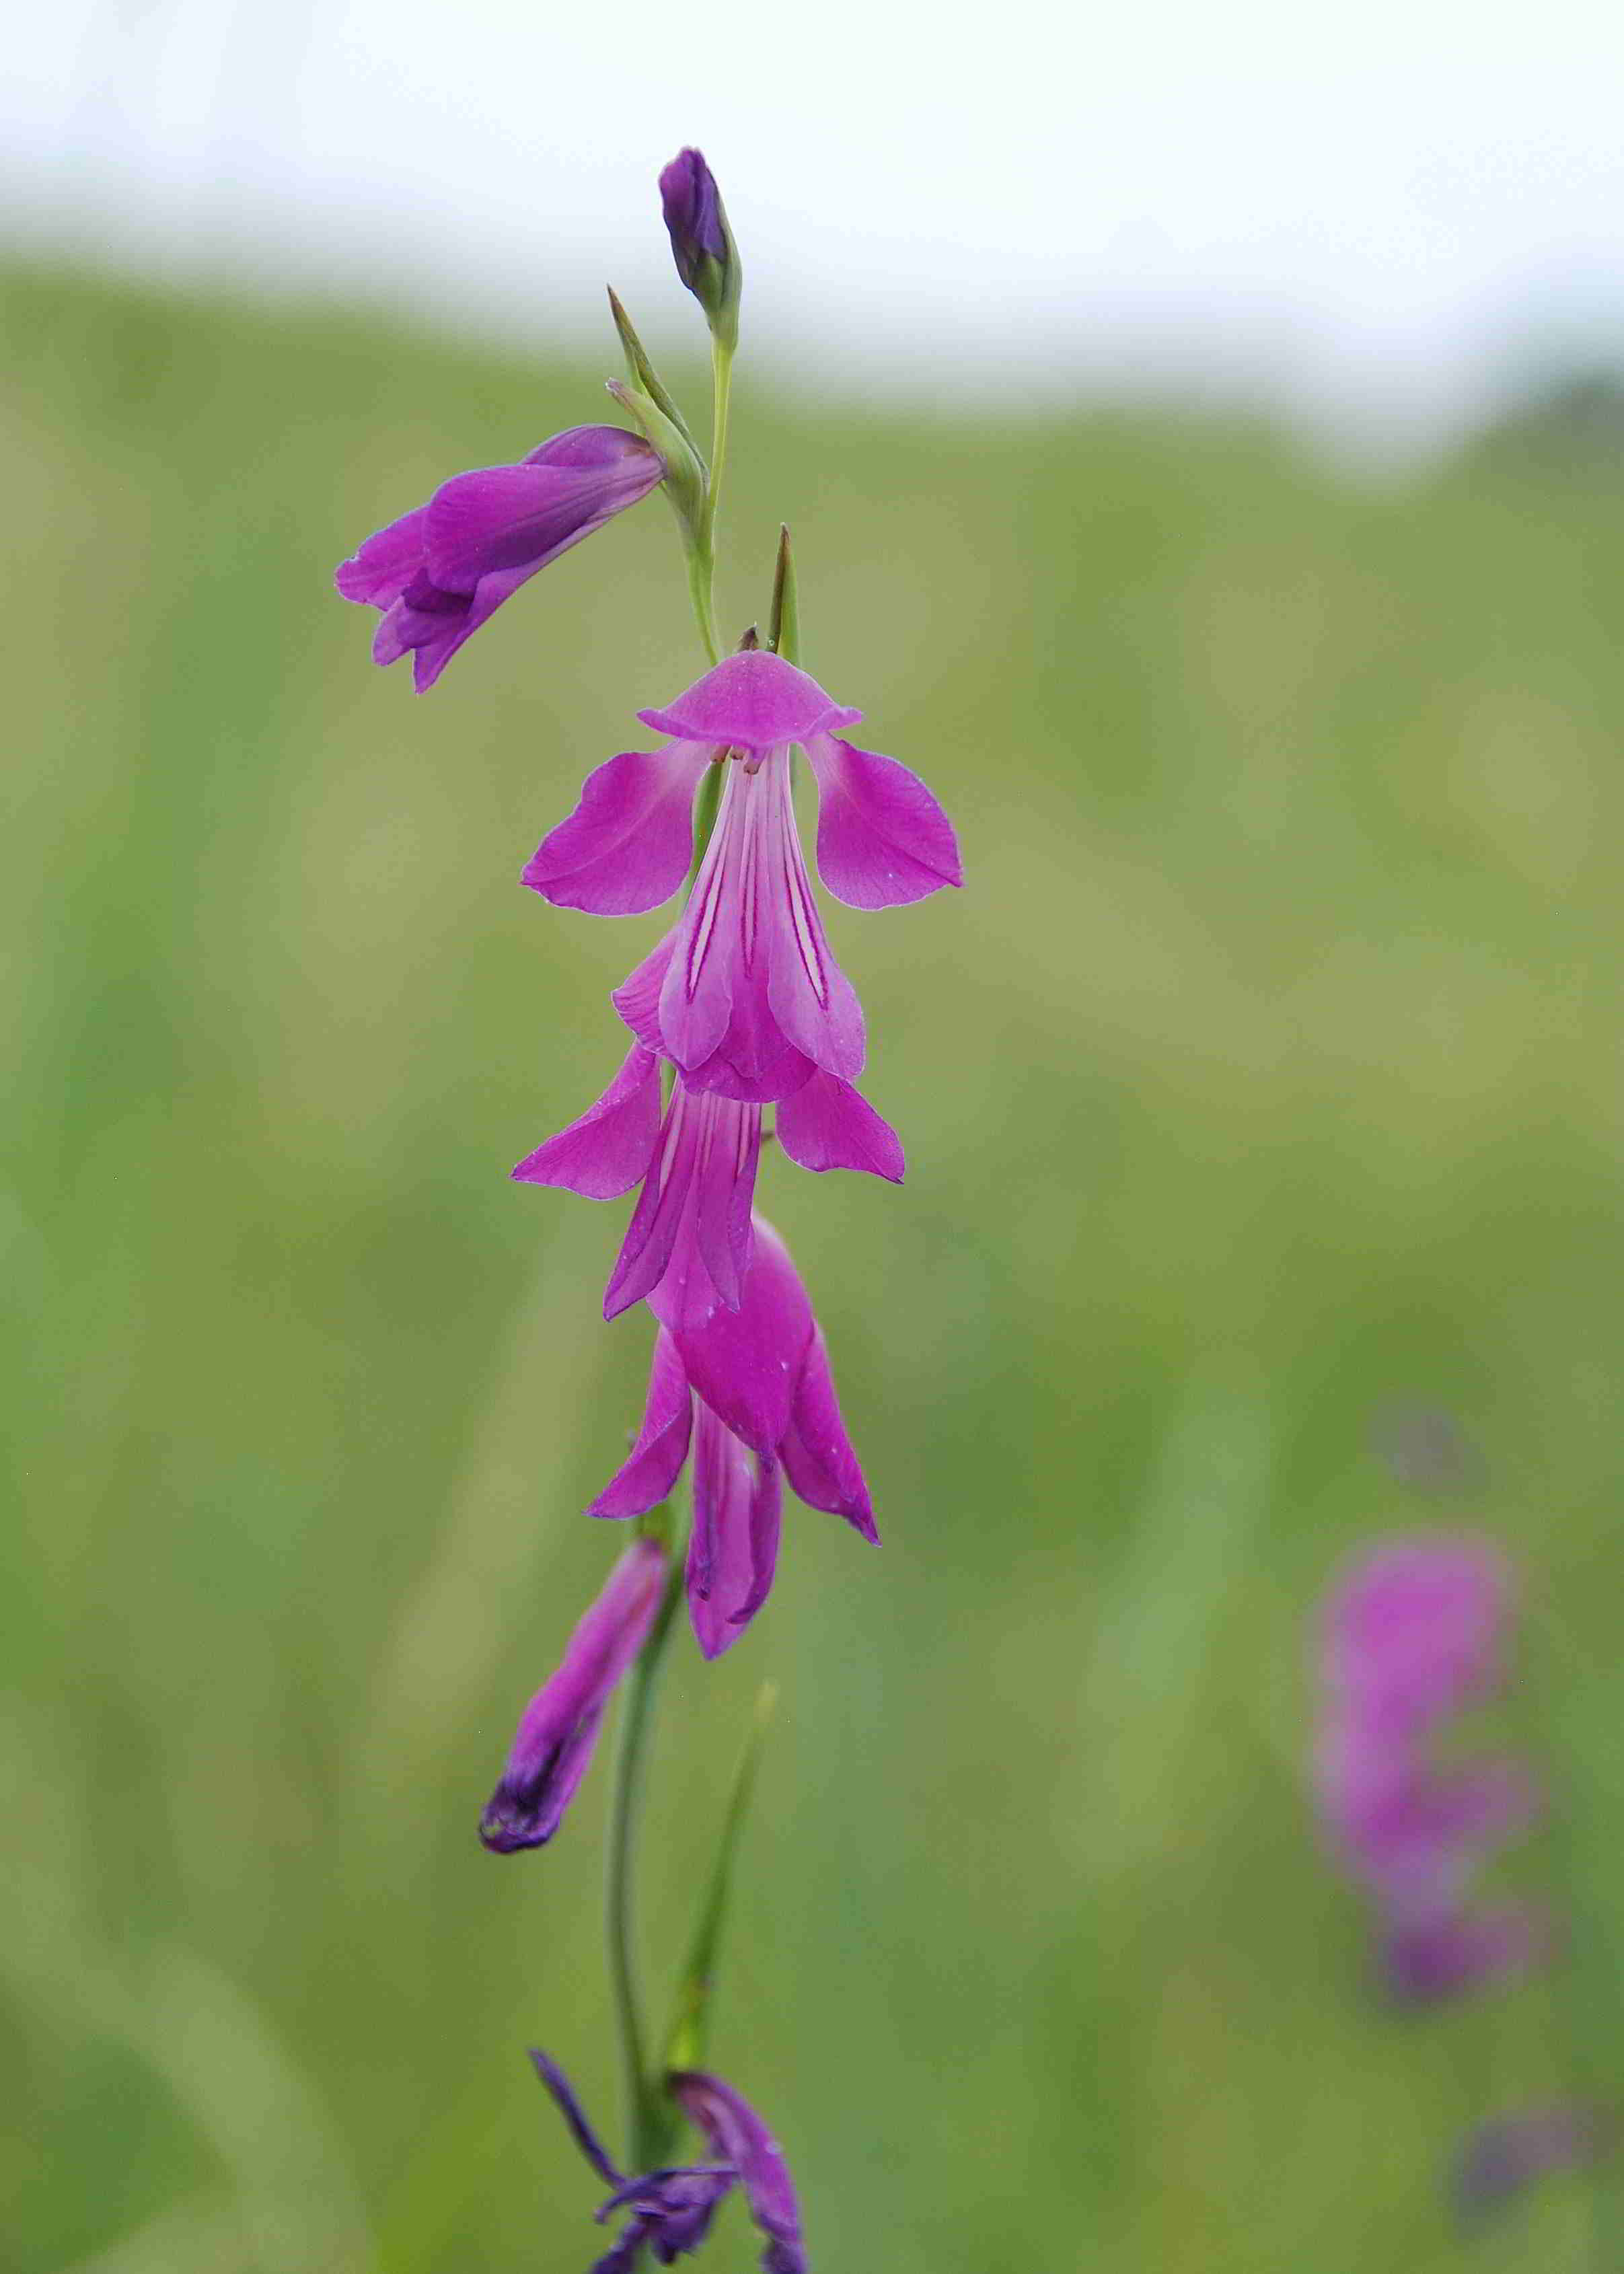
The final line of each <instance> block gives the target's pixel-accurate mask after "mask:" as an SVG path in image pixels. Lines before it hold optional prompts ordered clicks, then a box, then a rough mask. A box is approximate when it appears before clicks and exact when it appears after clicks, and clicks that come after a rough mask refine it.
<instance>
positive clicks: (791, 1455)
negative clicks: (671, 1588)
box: [590, 1216, 879, 1658]
mask: <svg viewBox="0 0 1624 2274" xmlns="http://www.w3.org/2000/svg"><path fill="white" fill-rule="evenodd" d="M754 1233H755V1238H754V1243H753V1246H752V1252H751V1256H750V1263H749V1268H748V1270H747V1271H746V1272H745V1274H744V1278H743V1286H742V1290H741V1301H740V1304H739V1307H738V1309H737V1310H736V1311H733V1310H728V1309H726V1307H722V1308H718V1309H717V1310H716V1311H714V1312H712V1314H711V1316H710V1317H709V1318H708V1319H707V1320H706V1321H704V1323H703V1325H700V1326H696V1327H677V1328H670V1327H664V1326H662V1328H661V1329H660V1331H659V1336H658V1340H657V1341H656V1343H655V1345H654V1363H653V1366H652V1367H651V1369H650V1375H649V1395H648V1401H647V1404H646V1405H645V1407H644V1410H643V1427H642V1429H641V1430H640V1431H639V1433H638V1436H637V1442H636V1443H635V1445H634V1446H633V1447H632V1449H631V1454H630V1457H629V1458H628V1460H627V1461H626V1463H625V1465H623V1466H622V1467H621V1468H620V1471H619V1472H617V1474H616V1475H615V1476H614V1477H613V1479H612V1480H611V1481H610V1482H609V1483H608V1484H607V1485H605V1487H604V1489H603V1491H602V1492H601V1493H599V1495H598V1498H597V1499H596V1500H595V1501H594V1502H592V1506H591V1510H590V1512H591V1514H592V1515H594V1516H606V1517H628V1516H641V1515H643V1512H644V1511H645V1510H648V1509H650V1508H652V1507H654V1506H655V1504H656V1503H657V1502H659V1501H662V1500H664V1499H665V1498H666V1496H667V1495H669V1494H670V1493H671V1492H672V1490H673V1487H675V1485H676V1481H677V1479H678V1478H679V1476H680V1474H681V1472H682V1468H683V1465H684V1463H685V1462H686V1461H687V1459H688V1449H689V1445H690V1442H692V1445H693V1452H694V1532H693V1538H692V1540H691V1542H690V1545H689V1548H688V1608H689V1612H690V1614H691V1615H692V1618H693V1623H694V1631H695V1635H696V1636H697V1637H698V1638H699V1646H700V1648H701V1649H702V1650H703V1652H704V1654H705V1656H706V1657H707V1658H717V1657H719V1656H720V1654H721V1653H722V1652H723V1651H725V1650H726V1649H727V1647H728V1646H729V1645H730V1644H732V1643H733V1642H736V1641H737V1640H738V1638H739V1636H740V1635H741V1633H742V1632H743V1630H744V1629H745V1627H746V1626H747V1625H748V1623H749V1621H750V1620H751V1619H752V1618H753V1617H754V1616H755V1615H756V1612H757V1611H758V1610H759V1609H760V1608H761V1607H762V1605H763V1603H764V1602H765V1600H767V1593H768V1590H769V1589H770V1588H771V1585H772V1578H773V1572H774V1570H775V1568H776V1565H777V1562H778V1512H779V1504H780V1497H781V1490H782V1487H781V1483H780V1478H779V1471H780V1469H782V1471H783V1472H784V1474H785V1475H786V1476H787V1477H788V1479H789V1481H790V1484H791V1486H792V1487H793V1489H794V1491H795V1492H796V1493H797V1494H798V1495H799V1496H800V1498H801V1500H803V1501H805V1502H806V1503H807V1505H808V1507H809V1508H819V1509H826V1510H829V1511H830V1513H831V1515H835V1516H843V1517H845V1518H846V1522H847V1523H848V1524H849V1525H852V1526H853V1530H855V1531H857V1532H861V1534H862V1536H863V1538H864V1539H865V1540H871V1541H876V1540H878V1538H879V1534H878V1532H877V1531H876V1528H875V1522H874V1511H873V1508H872V1506H871V1505H870V1502H869V1499H868V1486H867V1485H866V1484H865V1482H864V1480H863V1473H862V1470H861V1467H860V1466H859V1464H858V1460H857V1456H856V1454H855V1453H854V1452H853V1450H852V1445H851V1440H850V1439H849V1438H848V1437H847V1435H846V1425H845V1423H844V1421H843V1420H842V1419H841V1418H840V1405H839V1400H838V1398H837V1397H836V1395H835V1385H834V1377H833V1375H832V1374H831V1372H830V1368H829V1353H828V1351H827V1350H826V1349H825V1347H824V1344H823V1334H822V1332H821V1331H820V1329H819V1327H818V1323H817V1321H816V1318H815V1317H814V1315H813V1312H812V1305H811V1302H810V1300H809V1299H808V1295H807V1291H806V1289H805V1288H804V1287H803V1286H802V1285H801V1278H800V1275H799V1274H798V1273H797V1271H796V1269H795V1267H794V1264H793V1262H792V1261H790V1255H789V1251H788V1249H787V1248H786V1246H785V1245H784V1242H783V1241H782V1240H781V1239H779V1238H778V1233H777V1232H776V1231H773V1229H772V1227H771V1224H765V1223H763V1220H762V1219H761V1217H760V1216H757V1217H756V1220H755V1224H754ZM695 1404H697V1427H695Z"/></svg>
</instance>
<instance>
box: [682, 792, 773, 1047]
mask: <svg viewBox="0 0 1624 2274" xmlns="http://www.w3.org/2000/svg"><path fill="white" fill-rule="evenodd" d="M753 787H754V784H753V781H752V779H751V778H750V777H749V776H748V775H747V774H746V773H745V772H743V770H742V769H741V767H739V766H736V765H729V767H728V769H727V773H726V779H725V780H724V781H723V784H722V798H721V803H720V804H719V806H718V809H717V817H716V827H715V830H714V831H713V832H712V834H711V842H710V844H709V846H708V847H706V849H705V857H704V859H703V861H702V862H701V863H700V866H699V874H698V876H697V877H695V879H694V889H693V891H692V892H690V893H689V895H688V906H687V907H685V908H684V909H683V911H682V916H681V921H680V922H679V923H678V925H677V930H676V936H675V938H674V940H673V948H672V955H671V960H670V963H669V965H668V966H667V968H666V972H665V982H664V983H663V985H662V987H661V990H660V998H659V1024H660V1033H661V1035H662V1036H663V1038H664V1041H665V1049H666V1050H668V1051H669V1053H670V1055H671V1056H672V1058H674V1059H675V1060H676V1062H677V1064H678V1065H680V1067H681V1068H682V1069H683V1071H684V1072H685V1073H686V1072H687V1071H688V1069H689V1068H691V1067H694V1066H697V1065H703V1062H704V1060H705V1059H706V1058H709V1057H710V1056H711V1052H712V1051H713V1050H715V1049H716V1046H717V1044H718V1043H719V1042H720V1041H721V1039H722V1037H723V1035H725V1034H726V1032H727V1024H728V1020H729V1017H730V1016H731V1014H732V1011H733V992H734V986H735V982H736V980H737V979H740V978H741V977H742V976H743V975H742V973H741V968H740V967H741V961H742V960H744V955H745V951H744V948H743V946H742V945H741V883H742V880H743V877H744V871H745V868H746V863H747V859H748V852H749V845H750V840H751V836H752V821H753V811H752V808H751V802H750V800H751V793H752V790H753Z"/></svg>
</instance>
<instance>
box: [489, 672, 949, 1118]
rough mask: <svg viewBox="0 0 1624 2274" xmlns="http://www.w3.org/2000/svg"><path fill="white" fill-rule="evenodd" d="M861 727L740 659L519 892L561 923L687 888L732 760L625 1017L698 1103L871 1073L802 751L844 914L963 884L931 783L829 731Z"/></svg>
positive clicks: (639, 905) (549, 852)
mask: <svg viewBox="0 0 1624 2274" xmlns="http://www.w3.org/2000/svg"><path fill="white" fill-rule="evenodd" d="M861 715H862V714H861V712H858V711H849V710H844V709H842V708H841V707H840V706H839V705H838V704H835V703H833V702H831V699H830V697H828V696H827V695H826V694H825V693H824V691H823V689H822V688H821V687H820V686H819V685H818V684H817V682H816V680H813V679H809V678H808V676H807V674H806V673H805V672H803V671H797V670H796V669H795V668H794V666H793V665H791V664H787V663H786V662H785V661H784V660H783V659H782V658H781V657H779V656H776V655H771V654H769V653H767V652H766V651H764V650H761V651H751V652H747V653H744V654H741V655H733V656H729V657H728V658H727V659H726V661H725V662H722V663H719V664H718V665H717V666H716V668H715V669H714V670H713V671H709V672H707V673H706V674H705V675H704V677H703V679H701V680H699V681H697V682H696V683H695V685H694V686H692V687H690V688H689V689H688V692H687V693H686V694H685V695H682V696H680V697H678V699H677V701H676V702H675V703H674V704H673V705H672V706H671V707H670V709H669V710H665V711H643V712H639V713H638V716H639V717H640V718H641V719H643V723H644V724H645V725H646V726H650V727H656V728H657V729H658V730H659V731H660V732H661V733H663V734H669V735H671V736H672V737H673V740H672V741H671V742H667V743H665V745H664V746H663V747H662V748H661V749H658V750H653V751H643V750H626V751H622V752H621V753H620V756H619V757H613V758H610V759H609V760H608V761H607V762H606V763H605V764H603V765H601V766H599V767H598V770H597V772H594V773H592V774H590V775H589V776H588V778H587V780H586V784H585V786H584V787H583V792H582V796H581V802H580V803H579V805H577V807H576V808H575V811H574V812H573V813H572V814H571V815H570V816H569V817H568V819H567V820H565V821H562V822H560V824H559V825H558V827H557V828H556V829H554V830H553V831H552V832H550V833H549V835H548V836H547V837H546V838H545V840H543V842H542V844H541V846H540V847H539V849H538V852H537V854H536V855H535V857H534V859H533V860H532V861H531V862H530V864H529V866H528V867H527V868H526V870H525V871H524V882H525V883H526V884H527V885H530V886H532V887H533V889H534V890H535V891H537V892H540V893H541V894H542V895H543V896H544V898H545V899H547V900H552V901H553V902H555V903H556V904H557V905H558V906H559V907H571V908H583V909H586V910H587V911H588V912H589V913H590V914H592V915H642V914H644V913H646V912H647V911H648V910H649V909H650V908H655V907H658V906H659V905H660V903H661V902H662V901H663V900H669V899H670V898H671V896H672V894H673V892H676V891H677V890H678V888H679V887H680V885H681V884H682V883H683V881H684V879H685V878H686V877H687V875H688V861H689V856H690V854H691V851H692V843H693V834H692V832H693V822H692V813H693V802H694V793H695V789H696V788H697V787H698V784H699V781H700V779H701V777H702V775H703V772H704V771H705V768H706V766H707V765H709V764H712V763H722V762H726V761H728V760H731V761H733V763H732V764H728V765H727V775H726V781H725V782H724V784H723V787H722V795H721V802H720V806H719V808H718V815H717V825H716V830H715V833H714V834H713V836H712V837H711V844H710V847H709V848H708V850H707V852H706V855H705V857H704V861H703V863H702V865H701V868H700V871H699V875H698V877H697V878H696V879H695V886H694V891H693V892H692V894H691V895H690V897H689V900H688V905H687V907H686V908H685V909H684V910H683V913H682V915H681V917H680V920H679V922H678V924H677V926H676V929H675V930H674V931H673V932H672V933H671V934H670V935H669V936H668V937H666V938H665V940H663V941H662V942H661V943H660V945H658V947H657V948H656V949H655V951H654V953H652V954H651V955H650V956H649V957H647V958H646V959H645V960H644V961H643V963H642V964H640V965H639V967H638V968H637V969H636V970H635V972H633V974H632V975H631V977H630V978H629V979H628V981H627V982H626V983H625V985H624V986H623V987H621V988H620V989H619V990H617V992H616V995H615V998H614V999H615V1004H616V1006H617V1008H618V1009H619V1010H620V1015H621V1017H622V1018H623V1019H624V1020H626V1022H627V1024H628V1026H629V1027H630V1028H631V1029H632V1031H633V1033H634V1034H635V1035H637V1037H638V1039H639V1040H640V1041H641V1042H642V1043H643V1044H644V1045H645V1047H647V1048H648V1049H649V1050H653V1051H656V1052H657V1053H658V1054H659V1055H660V1056H662V1057H665V1058H670V1059H671V1060H672V1061H673V1063H674V1064H675V1065H678V1066H679V1067H680V1069H681V1071H682V1073H683V1076H684V1079H685V1080H686V1081H687V1083H688V1087H689V1088H692V1089H709V1090H716V1091H718V1092H719V1093H720V1094H721V1095H722V1096H726V1097H734V1098H738V1099H740V1100H741V1101H743V1102H745V1103H752V1104H761V1103H766V1102H768V1101H770V1100H773V1099H778V1098H786V1097H789V1096H793V1094H794V1093H795V1092H796V1091H798V1090H800V1089H801V1088H803V1087H804V1086H805V1084H806V1083H807V1082H808V1080H809V1079H810V1077H811V1075H812V1074H813V1073H814V1072H815V1071H816V1070H819V1069H821V1070H822V1071H823V1073H827V1074H831V1075H832V1076H833V1077H834V1078H835V1079H836V1080H837V1081H843V1082H850V1081H853V1079H854V1078H855V1076H856V1075H857V1074H858V1073H861V1070H862V1064H863V1053H864V1035H863V1018H862V1012H861V1008H860V1007H859V1005H858V1001H857V998H856V996H855V995H854V994H853V991H852V987H851V984H850V982H849V981H848V980H847V979H846V975H845V974H844V973H843V972H842V971H841V969H840V968H839V966H838V964H837V963H836V962H835V960H834V958H833V956H832V955H831V953H830V952H829V944H828V941H827V940H826V939H825V937H824V936H823V922H822V920H821V918H820V917H819V915H818V912H817V905H816V900H814V898H813V894H812V887H811V883H810V880H809V878H808V875H807V869H806V862H805V861H804V859H803V857H802V855H801V840H800V836H799V833H798V832H797V830H796V827H795V814H794V807H793V802H792V799H791V794H790V793H791V780H790V751H791V749H792V746H793V745H794V744H797V743H799V744H800V746H801V748H802V749H804V750H805V752H806V754H807V757H808V760H809V761H810V764H811V766H812V770H813V772H814V773H815V774H816V777H817V781H818V790H819V800H820V811H819V820H818V832H817V860H818V868H819V870H820V871H821V873H822V876H823V882H824V884H825V885H827V886H828V888H829V890H830V891H831V892H832V893H833V894H834V895H835V897H836V898H837V900H844V901H846V904H847V905H848V907H857V908H881V907H896V906H899V905H902V904H904V903H906V902H908V901H912V900H923V899H924V898H925V896H926V895H927V894H928V893H930V892H936V891H938V890H939V889H940V888H941V886H942V885H958V884H959V883H961V882H962V881H963V880H962V875H961V871H960V869H959V850H958V847H957V845H956V843H955V841H954V838H953V832H952V826H951V824H950V822H949V821H948V819H947V817H946V815H945V814H944V812H943V810H942V809H941V807H940V806H939V805H938V804H937V803H936V799H935V798H934V797H933V796H932V795H931V794H930V792H929V790H928V789H927V788H926V787H925V785H924V783H923V782H921V780H920V779H919V778H918V776H917V775H915V774H912V773H910V772H908V770H907V768H906V766H902V765H898V763H897V761H896V759H895V758H888V757H882V756H880V755H879V754H878V753H877V752H875V751H872V750H860V749H857V748H856V747H855V745H854V744H853V743H850V742H846V740H845V739H844V738H843V737H842V736H841V735H839V734H837V733H836V732H835V729H836V728H837V727H849V726H852V725H853V724H854V723H855V722H856V721H857V720H858V719H860V718H861Z"/></svg>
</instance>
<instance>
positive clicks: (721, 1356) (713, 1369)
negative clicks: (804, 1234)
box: [674, 1216, 813, 1458]
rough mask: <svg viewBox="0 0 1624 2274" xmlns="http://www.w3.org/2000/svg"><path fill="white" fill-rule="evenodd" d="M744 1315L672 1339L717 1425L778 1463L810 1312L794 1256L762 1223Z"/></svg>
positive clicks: (727, 1315) (719, 1316)
mask: <svg viewBox="0 0 1624 2274" xmlns="http://www.w3.org/2000/svg"><path fill="white" fill-rule="evenodd" d="M754 1232H755V1244H754V1247H753V1250H752V1254H751V1258H750V1268H749V1269H748V1272H746V1274H745V1277H744V1285H743V1289H742V1292H741V1300H740V1305H739V1308H738V1309H737V1310H736V1311H730V1310H727V1309H725V1308H724V1309H721V1310H718V1311H717V1312H715V1313H714V1314H712V1316H711V1318H710V1319H709V1320H707V1321H706V1322H705V1324H704V1325H703V1327H699V1328H696V1329H692V1330H690V1331H687V1332H681V1333H679V1334H677V1335H676V1336H675V1337H674V1340H675V1342H676V1344H677V1347H678V1349H679V1351H680V1353H681V1359H682V1364H683V1366H684V1367H686V1369H687V1373H688V1381H689V1382H690V1383H691V1384H692V1385H693V1387H694V1389H695V1390H696V1391H697V1393H698V1395H699V1396H700V1397H703V1400H704V1402H705V1404H707V1405H708V1406H709V1407H710V1408H711V1412H712V1413H714V1414H715V1415H716V1416H717V1418H718V1420H721V1421H724V1422H726V1425H727V1427H729V1428H730V1429H731V1430H732V1431H733V1434H734V1436H736V1437H741V1438H742V1439H743V1441H744V1442H745V1443H746V1444H747V1445H748V1446H749V1447H750V1448H751V1449H753V1450H754V1451H756V1452H758V1453H760V1454H762V1455H763V1456H764V1457H770V1458H771V1457H776V1456H777V1453H778V1446H779V1444H780V1443H781V1442H782V1441H783V1439H784V1436H785V1434H786V1432H787V1430H788V1428H789V1426H790V1417H791V1413H792V1411H793V1404H794V1397H795V1391H796V1387H797V1385H798V1383H799V1382H800V1380H801V1368H802V1367H803V1365H804V1364H805V1360H806V1354H807V1349H808V1344H810V1342H811V1340H812V1334H813V1319H812V1306H811V1304H810V1302H809V1301H808V1298H807V1291H806V1289H805V1288H804V1287H803V1286H802V1285H801V1279H800V1276H799V1274H798V1273H797V1272H796V1269H795V1267H794V1265H793V1263H792V1262H791V1261H790V1258H789V1252H788V1250H787V1249H786V1247H785V1245H784V1243H783V1241H782V1240H781V1239H779V1238H778V1234H777V1232H776V1231H773V1229H772V1227H771V1225H770V1224H767V1223H765V1222H764V1221H763V1218H762V1217H760V1216H757V1217H756V1219H755V1224H754Z"/></svg>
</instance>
